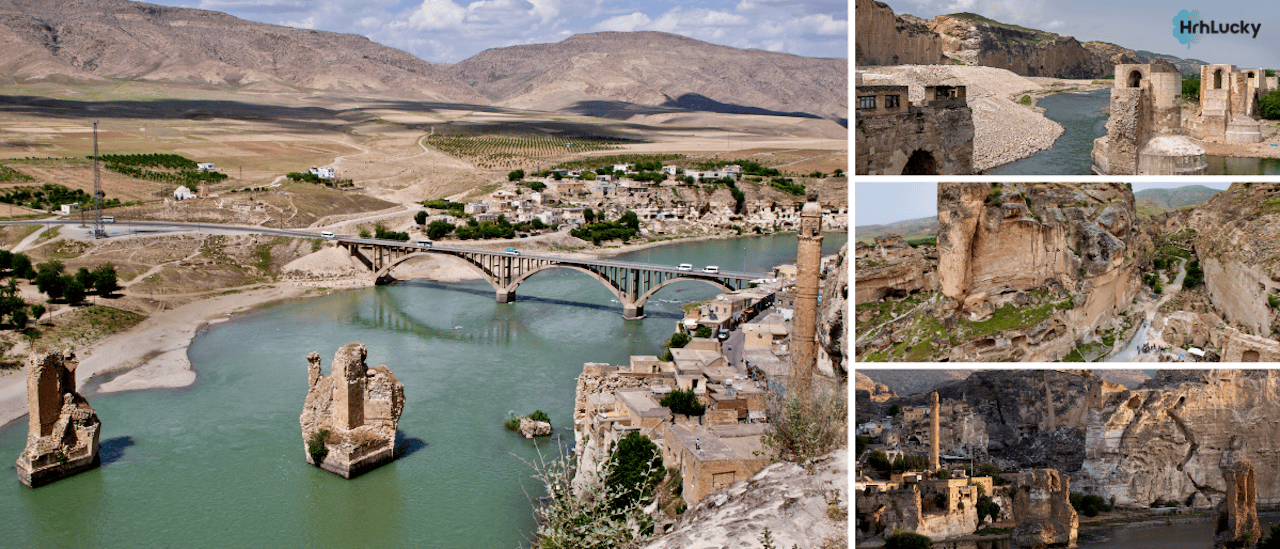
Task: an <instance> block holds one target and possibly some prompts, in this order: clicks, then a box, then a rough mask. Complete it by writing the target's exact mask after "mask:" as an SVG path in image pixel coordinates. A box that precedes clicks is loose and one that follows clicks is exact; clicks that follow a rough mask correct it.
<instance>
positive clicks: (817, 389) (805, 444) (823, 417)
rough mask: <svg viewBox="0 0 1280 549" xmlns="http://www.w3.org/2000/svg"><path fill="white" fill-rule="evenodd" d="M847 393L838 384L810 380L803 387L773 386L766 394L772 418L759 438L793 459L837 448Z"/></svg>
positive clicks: (801, 459)
mask: <svg viewBox="0 0 1280 549" xmlns="http://www.w3.org/2000/svg"><path fill="white" fill-rule="evenodd" d="M847 411H848V395H847V392H846V391H844V390H842V389H841V388H840V387H839V385H838V384H836V383H831V382H827V381H823V380H818V379H814V380H810V381H808V386H807V387H804V388H803V390H788V391H785V392H784V391H783V390H782V389H781V388H775V389H774V390H771V391H770V392H769V393H768V394H767V395H766V402H765V414H766V415H767V416H768V417H769V418H771V419H772V421H771V422H770V423H769V427H768V430H767V431H766V432H765V434H764V436H763V437H762V442H764V443H765V444H767V445H769V446H770V447H771V448H773V449H774V450H775V451H776V452H777V454H778V457H779V458H781V459H783V460H786V461H793V462H797V463H803V462H805V461H808V460H809V459H811V458H814V457H817V456H821V455H823V454H826V453H828V452H830V451H832V450H835V449H836V448H839V447H840V446H841V445H842V443H843V442H844V441H845V440H846V439H847V435H846V431H847V429H846V427H847V424H846V421H847V419H848V418H847V415H848V414H847Z"/></svg>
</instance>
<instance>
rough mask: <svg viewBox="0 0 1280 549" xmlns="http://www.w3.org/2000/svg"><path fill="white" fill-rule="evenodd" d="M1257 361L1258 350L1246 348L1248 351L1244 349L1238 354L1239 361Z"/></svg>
mask: <svg viewBox="0 0 1280 549" xmlns="http://www.w3.org/2000/svg"><path fill="white" fill-rule="evenodd" d="M1257 361H1258V351H1254V350H1248V351H1245V352H1244V354H1243V355H1241V356H1240V362H1257Z"/></svg>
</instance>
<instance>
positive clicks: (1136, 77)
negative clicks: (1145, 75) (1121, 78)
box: [1129, 71, 1142, 88]
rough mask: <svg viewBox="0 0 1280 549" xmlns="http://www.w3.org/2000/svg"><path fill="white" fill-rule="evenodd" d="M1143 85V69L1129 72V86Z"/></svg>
mask: <svg viewBox="0 0 1280 549" xmlns="http://www.w3.org/2000/svg"><path fill="white" fill-rule="evenodd" d="M1141 85H1142V71H1130V72H1129V87H1130V88H1136V87H1138V86H1141Z"/></svg>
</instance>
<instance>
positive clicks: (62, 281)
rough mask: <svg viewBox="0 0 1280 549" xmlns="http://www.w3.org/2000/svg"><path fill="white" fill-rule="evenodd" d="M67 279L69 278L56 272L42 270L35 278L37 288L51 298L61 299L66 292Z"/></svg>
mask: <svg viewBox="0 0 1280 549" xmlns="http://www.w3.org/2000/svg"><path fill="white" fill-rule="evenodd" d="M66 280H67V278H64V277H63V276H62V275H61V274H58V273H56V272H53V271H47V270H46V271H40V273H39V274H37V275H36V278H35V283H36V289H37V290H40V292H41V293H43V294H45V295H47V296H49V299H61V298H62V296H63V294H65V293H66ZM72 280H74V279H72Z"/></svg>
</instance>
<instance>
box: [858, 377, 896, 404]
mask: <svg viewBox="0 0 1280 549" xmlns="http://www.w3.org/2000/svg"><path fill="white" fill-rule="evenodd" d="M854 374H855V375H854V377H855V380H854V386H853V390H854V398H855V399H856V400H858V401H859V402H884V401H886V400H889V399H891V398H893V397H895V396H897V395H895V394H893V390H892V389H890V388H889V386H888V385H885V384H883V383H876V381H875V380H874V379H871V378H869V377H867V376H865V375H863V374H862V372H854Z"/></svg>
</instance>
